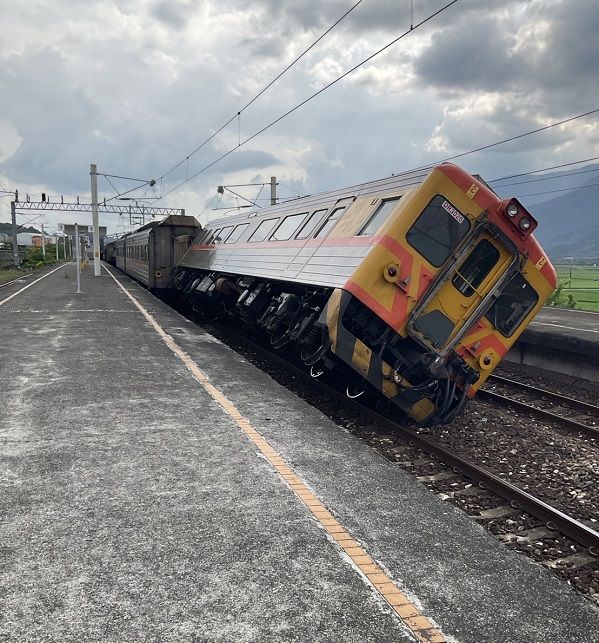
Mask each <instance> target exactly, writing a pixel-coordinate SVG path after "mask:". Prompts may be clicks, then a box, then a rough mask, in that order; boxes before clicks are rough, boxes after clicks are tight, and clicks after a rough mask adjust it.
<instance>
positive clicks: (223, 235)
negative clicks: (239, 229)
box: [213, 225, 233, 243]
mask: <svg viewBox="0 0 599 643" xmlns="http://www.w3.org/2000/svg"><path fill="white" fill-rule="evenodd" d="M231 230H233V226H232V225H228V226H225V227H224V228H223V229H222V230H221V231H220V232H219V233H218V234H217V235H216V236H215V237H214V241H213V243H224V242H225V241H226V239H227V237H228V236H229V234H230V232H231Z"/></svg>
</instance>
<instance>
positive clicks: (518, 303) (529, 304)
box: [485, 273, 539, 337]
mask: <svg viewBox="0 0 599 643" xmlns="http://www.w3.org/2000/svg"><path fill="white" fill-rule="evenodd" d="M538 301H539V295H538V293H537V291H536V290H535V289H534V288H533V287H532V286H531V285H530V284H529V283H528V281H526V279H524V277H523V276H522V275H521V274H520V273H517V274H516V275H514V276H513V277H512V279H511V280H510V282H509V283H508V284H507V286H506V287H505V288H504V289H503V292H502V293H501V295H499V297H497V299H496V300H495V302H494V304H493V305H492V306H491V308H489V311H488V312H487V314H486V315H485V317H486V318H487V319H488V320H489V321H490V322H491V323H492V324H493V326H494V327H495V328H496V329H497V330H498V331H499V332H500V333H501V334H502V335H504V336H505V337H511V336H512V335H513V334H514V332H515V331H516V329H517V328H518V326H520V324H521V323H522V322H523V321H524V318H525V317H526V316H527V315H528V313H530V311H531V310H532V309H533V308H534V307H535V306H536V305H537V303H538Z"/></svg>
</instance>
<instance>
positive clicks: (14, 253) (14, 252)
mask: <svg viewBox="0 0 599 643" xmlns="http://www.w3.org/2000/svg"><path fill="white" fill-rule="evenodd" d="M16 197H17V194H15V198H16ZM10 214H11V217H12V256H13V260H14V262H15V266H17V267H18V266H19V263H20V261H19V237H18V236H17V213H16V210H15V202H14V201H11V202H10Z"/></svg>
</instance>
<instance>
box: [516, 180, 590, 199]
mask: <svg viewBox="0 0 599 643" xmlns="http://www.w3.org/2000/svg"><path fill="white" fill-rule="evenodd" d="M598 185H599V183H587V184H586V185H578V186H577V187H575V188H561V189H560V190H548V191H547V192H534V193H533V194H520V195H516V198H518V199H526V198H527V197H529V196H542V195H544V194H557V193H558V192H572V191H573V190H583V189H586V188H594V187H597V186H598Z"/></svg>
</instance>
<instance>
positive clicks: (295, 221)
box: [270, 212, 308, 241]
mask: <svg viewBox="0 0 599 643" xmlns="http://www.w3.org/2000/svg"><path fill="white" fill-rule="evenodd" d="M307 214H308V213H307V212H302V213H301V214H292V215H291V216H288V217H285V218H284V219H283V220H282V221H281V223H280V224H279V226H278V227H277V229H276V230H275V231H274V232H273V233H272V234H271V235H270V241H287V240H288V239H291V237H292V236H293V233H294V232H295V231H296V230H297V227H298V226H299V224H300V223H301V222H302V220H303V219H304V217H305V216H306V215H307Z"/></svg>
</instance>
